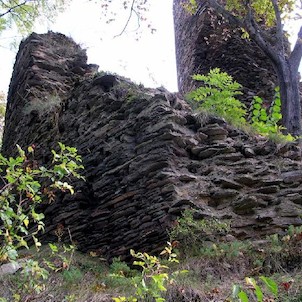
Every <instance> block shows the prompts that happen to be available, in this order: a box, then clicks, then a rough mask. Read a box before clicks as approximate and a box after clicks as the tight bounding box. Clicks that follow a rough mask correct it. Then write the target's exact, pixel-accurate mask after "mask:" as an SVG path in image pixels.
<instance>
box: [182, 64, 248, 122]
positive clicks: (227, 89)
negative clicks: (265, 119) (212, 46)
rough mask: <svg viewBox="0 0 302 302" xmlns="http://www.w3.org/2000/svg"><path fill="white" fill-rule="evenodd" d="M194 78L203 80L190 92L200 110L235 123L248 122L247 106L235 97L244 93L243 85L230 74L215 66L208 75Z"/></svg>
mask: <svg viewBox="0 0 302 302" xmlns="http://www.w3.org/2000/svg"><path fill="white" fill-rule="evenodd" d="M192 78H193V79H194V80H197V81H202V82H203V86H201V87H199V88H197V89H195V90H193V91H192V92H190V93H189V94H188V98H189V99H190V100H192V101H193V102H195V105H196V107H197V109H198V110H204V111H207V112H209V113H212V114H214V115H218V116H221V117H223V118H225V119H226V120H227V121H228V122H230V123H233V124H235V125H240V124H242V123H246V120H245V115H246V107H245V105H244V104H242V103H241V102H240V101H239V100H237V99H236V98H235V96H236V95H240V94H242V93H241V92H240V91H239V90H240V89H241V87H242V86H241V85H240V84H239V83H237V82H236V81H233V78H232V77H231V76H230V75H228V74H227V73H226V72H221V71H220V69H219V68H214V69H212V70H210V72H209V73H208V74H207V75H200V74H197V75H193V77H192Z"/></svg>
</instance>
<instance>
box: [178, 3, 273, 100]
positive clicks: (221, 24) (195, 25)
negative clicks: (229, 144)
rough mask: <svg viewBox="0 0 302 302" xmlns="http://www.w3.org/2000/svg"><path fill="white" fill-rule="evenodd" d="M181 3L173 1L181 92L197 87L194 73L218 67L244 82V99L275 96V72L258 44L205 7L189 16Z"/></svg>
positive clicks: (202, 72)
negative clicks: (193, 77) (193, 78)
mask: <svg viewBox="0 0 302 302" xmlns="http://www.w3.org/2000/svg"><path fill="white" fill-rule="evenodd" d="M182 2H183V1H182V0H174V6H173V10H174V26H175V43H176V45H175V47H176V60H177V73H178V86H179V91H180V92H181V93H183V94H185V93H187V92H188V91H190V90H192V89H193V88H195V87H196V82H194V81H193V80H192V79H191V76H192V75H193V74H197V73H200V74H206V73H208V72H209V70H210V69H213V68H216V67H218V68H220V69H221V70H222V71H225V72H227V73H229V74H230V75H232V76H233V78H234V79H235V80H236V81H237V82H239V83H240V84H241V85H243V87H244V89H243V92H244V95H243V98H242V99H243V100H244V101H248V100H249V99H251V98H252V96H253V95H259V96H260V97H262V98H264V99H270V98H272V96H273V94H274V87H275V85H276V83H277V82H276V76H275V72H274V70H273V67H272V65H271V63H270V61H269V60H268V59H267V57H266V56H265V55H264V54H263V53H262V51H261V50H260V49H259V47H258V46H257V45H256V44H255V43H253V42H251V41H248V40H246V39H242V37H241V34H242V33H241V31H240V30H238V29H236V28H234V27H232V26H231V25H230V24H228V23H226V22H225V21H224V20H223V19H222V18H221V17H219V16H218V15H217V14H216V13H215V12H214V11H212V10H211V9H209V8H207V7H206V6H204V7H202V6H201V7H200V9H199V11H198V12H197V13H196V14H195V15H190V14H189V13H187V12H186V11H185V10H184V8H183V6H182ZM197 85H198V83H197Z"/></svg>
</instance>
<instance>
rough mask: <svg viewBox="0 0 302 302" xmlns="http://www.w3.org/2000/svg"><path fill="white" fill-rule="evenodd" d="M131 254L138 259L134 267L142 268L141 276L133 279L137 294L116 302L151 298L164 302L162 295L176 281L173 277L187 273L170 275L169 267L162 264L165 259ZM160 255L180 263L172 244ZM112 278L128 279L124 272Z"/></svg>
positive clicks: (121, 298) (115, 299) (143, 254)
mask: <svg viewBox="0 0 302 302" xmlns="http://www.w3.org/2000/svg"><path fill="white" fill-rule="evenodd" d="M130 254H131V256H132V257H134V258H135V259H137V260H135V261H133V265H137V266H139V267H141V273H140V275H139V276H135V277H132V279H131V280H132V283H133V285H134V287H135V290H136V291H135V294H134V296H130V297H118V298H113V300H114V301H118V302H121V301H127V302H132V301H147V300H148V301H149V299H150V298H151V299H152V301H153V300H155V301H156V302H163V301H165V299H164V298H163V297H162V293H163V292H165V291H166V290H167V288H166V286H167V285H168V284H169V283H170V284H171V283H172V282H173V281H174V279H173V277H174V276H177V275H179V274H181V273H186V272H187V271H176V272H173V273H172V274H169V266H168V265H164V264H163V263H162V262H163V259H161V258H159V257H156V256H153V255H149V254H148V253H142V252H137V253H136V252H135V251H134V250H130ZM160 255H161V256H163V255H166V256H167V260H166V261H167V262H168V263H173V262H176V263H178V259H177V255H176V254H175V253H174V252H173V246H172V244H171V243H170V242H168V244H167V246H166V247H165V249H164V250H163V251H162V252H161V253H160ZM111 276H115V277H118V278H126V277H125V275H124V273H123V272H122V273H118V274H113V275H111Z"/></svg>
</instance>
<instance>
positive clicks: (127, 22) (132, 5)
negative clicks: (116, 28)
mask: <svg viewBox="0 0 302 302" xmlns="http://www.w3.org/2000/svg"><path fill="white" fill-rule="evenodd" d="M135 1H136V0H132V4H131V8H130V13H129V16H128V19H127V21H126V24H125V26H124V28H123V30H122V31H121V32H120V33H119V34H118V35H116V36H114V38H117V37H120V36H121V35H122V34H123V33H124V32H125V30H126V28H127V27H128V25H129V22H130V20H131V17H132V13H133V12H135V13H136V15H137V12H136V11H135V9H134V4H135Z"/></svg>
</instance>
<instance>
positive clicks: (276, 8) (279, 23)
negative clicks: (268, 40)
mask: <svg viewBox="0 0 302 302" xmlns="http://www.w3.org/2000/svg"><path fill="white" fill-rule="evenodd" d="M271 1H272V4H273V7H274V11H275V16H276V30H277V32H276V38H277V39H278V43H280V44H279V45H280V47H281V49H280V50H281V51H282V54H284V53H285V52H284V32H283V26H282V21H281V12H280V9H279V5H278V3H277V0H271Z"/></svg>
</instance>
